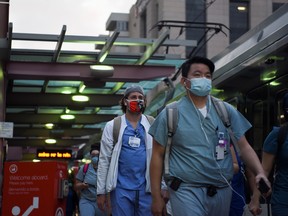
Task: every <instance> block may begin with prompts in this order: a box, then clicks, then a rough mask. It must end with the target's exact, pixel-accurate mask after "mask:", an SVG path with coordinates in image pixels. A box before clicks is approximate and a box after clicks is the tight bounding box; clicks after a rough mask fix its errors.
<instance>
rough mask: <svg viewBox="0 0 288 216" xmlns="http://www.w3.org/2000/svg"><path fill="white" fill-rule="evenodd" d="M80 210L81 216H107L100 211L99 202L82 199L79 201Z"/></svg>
mask: <svg viewBox="0 0 288 216" xmlns="http://www.w3.org/2000/svg"><path fill="white" fill-rule="evenodd" d="M79 210H80V215H81V216H105V214H104V213H103V212H102V211H101V210H100V209H98V207H97V202H96V200H95V201H90V200H88V199H84V198H81V199H80V200H79Z"/></svg>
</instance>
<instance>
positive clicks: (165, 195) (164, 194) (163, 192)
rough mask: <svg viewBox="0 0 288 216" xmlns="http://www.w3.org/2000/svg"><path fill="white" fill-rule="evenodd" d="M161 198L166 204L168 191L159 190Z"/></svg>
mask: <svg viewBox="0 0 288 216" xmlns="http://www.w3.org/2000/svg"><path fill="white" fill-rule="evenodd" d="M161 196H162V198H163V200H164V202H165V203H167V202H168V201H169V191H168V190H167V189H162V190H161Z"/></svg>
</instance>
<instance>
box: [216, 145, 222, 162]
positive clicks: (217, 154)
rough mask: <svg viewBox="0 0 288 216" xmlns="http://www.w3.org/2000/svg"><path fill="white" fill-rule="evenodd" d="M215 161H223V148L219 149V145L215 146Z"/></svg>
mask: <svg viewBox="0 0 288 216" xmlns="http://www.w3.org/2000/svg"><path fill="white" fill-rule="evenodd" d="M216 159H217V160H222V159H224V147H221V146H220V145H217V146H216Z"/></svg>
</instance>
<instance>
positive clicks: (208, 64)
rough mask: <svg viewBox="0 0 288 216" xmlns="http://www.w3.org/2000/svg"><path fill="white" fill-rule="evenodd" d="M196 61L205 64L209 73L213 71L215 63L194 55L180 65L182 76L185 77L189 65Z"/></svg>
mask: <svg viewBox="0 0 288 216" xmlns="http://www.w3.org/2000/svg"><path fill="white" fill-rule="evenodd" d="M198 63H200V64H205V65H207V66H208V67H209V70H210V72H211V74H212V73H213V72H214V69H215V65H214V63H213V62H212V61H211V60H210V59H208V58H205V57H201V56H194V57H192V58H190V59H188V60H187V61H185V62H184V63H183V64H182V65H181V71H182V76H183V77H187V75H188V72H189V70H190V67H191V65H192V64H198Z"/></svg>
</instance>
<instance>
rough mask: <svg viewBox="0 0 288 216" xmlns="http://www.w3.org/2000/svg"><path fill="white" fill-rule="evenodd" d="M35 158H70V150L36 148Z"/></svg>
mask: <svg viewBox="0 0 288 216" xmlns="http://www.w3.org/2000/svg"><path fill="white" fill-rule="evenodd" d="M37 158H45V159H70V158H72V151H71V150H51V149H44V150H43V149H38V150H37Z"/></svg>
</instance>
